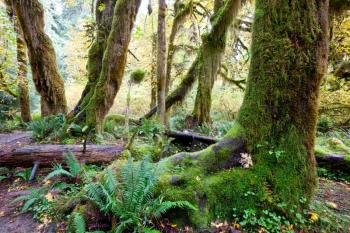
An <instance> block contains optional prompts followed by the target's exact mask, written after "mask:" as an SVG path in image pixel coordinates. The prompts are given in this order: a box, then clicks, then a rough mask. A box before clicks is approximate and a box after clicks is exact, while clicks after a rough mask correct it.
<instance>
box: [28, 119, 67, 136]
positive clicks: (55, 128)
mask: <svg viewBox="0 0 350 233" xmlns="http://www.w3.org/2000/svg"><path fill="white" fill-rule="evenodd" d="M63 124H64V115H63V114H59V115H56V116H49V117H46V118H42V119H39V120H36V121H32V122H30V123H29V124H28V129H29V130H31V131H32V132H33V137H34V138H35V140H37V141H42V140H44V139H46V138H48V137H51V138H58V137H59V136H60V133H61V132H62V131H61V129H62V126H63Z"/></svg>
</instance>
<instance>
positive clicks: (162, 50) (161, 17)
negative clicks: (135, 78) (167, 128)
mask: <svg viewBox="0 0 350 233" xmlns="http://www.w3.org/2000/svg"><path fill="white" fill-rule="evenodd" d="M166 8H167V6H166V2H165V0H159V10H158V47H157V50H158V53H157V54H158V56H157V59H158V60H157V81H158V99H157V100H158V101H157V102H158V106H159V108H158V118H159V119H160V121H161V122H162V123H163V125H167V122H166V112H165V90H166V64H165V61H166V34H165V17H166Z"/></svg>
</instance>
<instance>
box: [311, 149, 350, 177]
mask: <svg viewBox="0 0 350 233" xmlns="http://www.w3.org/2000/svg"><path fill="white" fill-rule="evenodd" d="M316 160H317V164H318V166H319V167H325V168H328V169H330V170H332V171H342V172H343V173H345V174H350V156H349V155H336V154H320V153H316Z"/></svg>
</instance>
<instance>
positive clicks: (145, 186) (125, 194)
mask: <svg viewBox="0 0 350 233" xmlns="http://www.w3.org/2000/svg"><path fill="white" fill-rule="evenodd" d="M160 170H161V169H160V168H159V167H155V166H154V165H153V164H152V163H150V162H149V160H148V159H144V160H142V161H141V162H139V163H134V162H133V160H132V159H131V158H130V159H129V160H128V162H127V164H126V165H124V166H122V168H121V172H120V178H119V179H118V178H117V177H116V175H115V173H114V172H113V171H112V170H111V169H107V170H106V171H105V173H104V176H103V179H102V180H101V181H99V182H94V183H90V184H87V185H86V186H85V190H86V197H87V198H88V199H89V200H90V201H92V202H93V203H95V204H96V205H97V206H98V207H99V208H100V210H101V211H102V212H103V213H105V214H112V215H114V216H116V217H117V218H118V220H119V222H118V225H117V226H116V229H113V230H115V232H124V231H125V230H127V229H129V230H130V229H133V231H134V232H142V229H143V228H144V227H145V226H147V225H150V224H151V223H152V221H153V220H155V219H158V218H160V217H161V216H162V215H163V214H165V213H166V212H167V211H168V210H169V209H172V208H187V209H190V210H195V209H196V208H195V207H194V206H192V205H191V204H190V203H189V202H186V201H177V202H171V201H164V199H163V197H162V196H158V197H155V196H154V192H155V187H156V184H157V182H158V179H159V175H160V173H159V171H160Z"/></svg>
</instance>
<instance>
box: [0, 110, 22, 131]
mask: <svg viewBox="0 0 350 233" xmlns="http://www.w3.org/2000/svg"><path fill="white" fill-rule="evenodd" d="M0 111H1V110H0ZM0 114H1V113H0ZM0 119H7V118H6V117H4V118H0ZM20 129H23V124H22V122H21V119H20V117H18V116H14V117H13V118H11V119H9V120H6V121H1V120H0V132H4V133H7V132H12V131H14V130H20Z"/></svg>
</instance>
